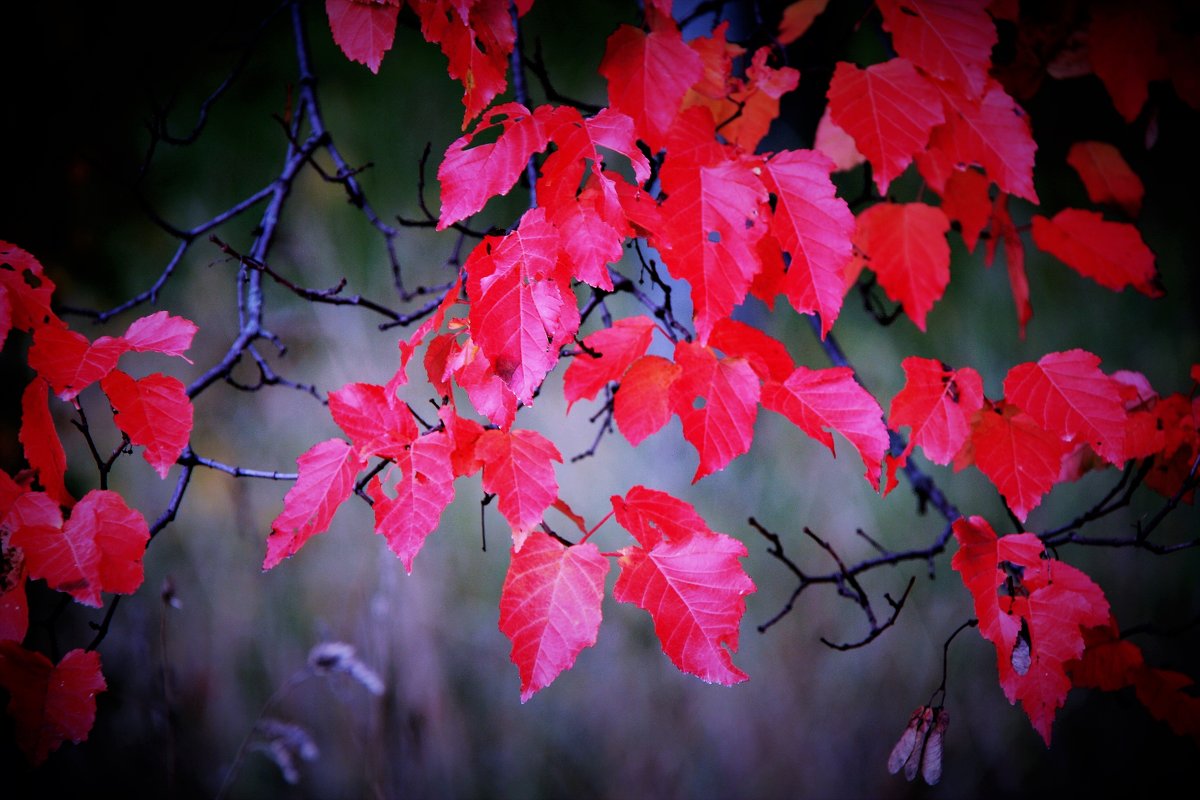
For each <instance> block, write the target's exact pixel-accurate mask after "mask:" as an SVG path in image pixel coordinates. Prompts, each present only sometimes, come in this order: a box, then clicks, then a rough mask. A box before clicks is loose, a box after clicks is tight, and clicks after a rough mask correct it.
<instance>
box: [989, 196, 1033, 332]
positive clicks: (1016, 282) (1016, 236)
mask: <svg viewBox="0 0 1200 800" xmlns="http://www.w3.org/2000/svg"><path fill="white" fill-rule="evenodd" d="M991 234H992V236H991V238H990V239H988V242H987V254H986V255H985V257H984V263H986V264H987V265H988V266H989V267H990V266H991V265H992V259H994V258H995V255H996V244H997V243H1000V244H1002V245H1003V247H1004V266H1005V268H1006V269H1007V270H1008V285H1009V289H1010V290H1011V291H1012V296H1013V303H1014V305H1015V306H1016V310H1017V332H1018V333H1019V334H1020V336H1021V338H1022V339H1024V338H1025V326H1026V324H1028V322H1029V320H1030V319H1032V318H1033V306H1032V304H1031V303H1030V301H1029V276H1028V275H1026V274H1025V243H1024V242H1023V241H1022V240H1021V234H1020V233H1019V232H1018V231H1017V226H1016V225H1015V224H1013V220H1012V216H1011V215H1009V213H1008V195H1006V194H1004V193H1003V192H1001V193H1000V194H998V195H997V196H996V200H995V202H994V203H993V205H992V221H991Z"/></svg>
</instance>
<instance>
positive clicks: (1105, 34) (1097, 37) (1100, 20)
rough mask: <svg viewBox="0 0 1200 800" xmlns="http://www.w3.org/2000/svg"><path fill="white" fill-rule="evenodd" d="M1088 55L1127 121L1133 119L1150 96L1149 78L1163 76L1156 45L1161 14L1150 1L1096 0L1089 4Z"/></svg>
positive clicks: (1164, 67)
mask: <svg viewBox="0 0 1200 800" xmlns="http://www.w3.org/2000/svg"><path fill="white" fill-rule="evenodd" d="M1088 11H1089V12H1090V14H1091V18H1092V19H1091V24H1090V25H1088V29H1087V41H1088V48H1087V57H1088V61H1090V62H1091V65H1092V69H1094V70H1095V72H1096V76H1097V77H1098V78H1100V80H1101V81H1102V82H1103V83H1104V88H1105V89H1107V90H1108V93H1109V95H1110V96H1111V97H1112V101H1113V106H1115V107H1116V109H1117V113H1119V114H1120V115H1121V116H1122V117H1123V118H1124V119H1125V121H1126V122H1133V121H1134V120H1135V119H1137V117H1138V114H1140V113H1141V111H1142V106H1144V105H1145V104H1146V99H1147V98H1148V97H1149V96H1150V91H1149V89H1150V81H1153V80H1158V79H1160V78H1166V77H1167V76H1168V74H1169V69H1168V63H1167V60H1166V58H1165V57H1164V56H1163V54H1162V51H1161V50H1160V48H1159V40H1158V39H1159V26H1161V25H1162V24H1163V20H1162V18H1161V14H1159V13H1158V10H1157V9H1156V8H1155V7H1154V6H1153V5H1147V6H1141V5H1129V4H1125V3H1098V4H1095V5H1094V6H1092V7H1089V9H1088Z"/></svg>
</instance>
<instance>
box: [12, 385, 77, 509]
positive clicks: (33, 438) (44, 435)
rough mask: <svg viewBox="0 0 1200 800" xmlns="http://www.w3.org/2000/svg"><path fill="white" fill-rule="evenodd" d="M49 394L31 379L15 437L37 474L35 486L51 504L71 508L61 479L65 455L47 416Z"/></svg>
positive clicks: (72, 502)
mask: <svg viewBox="0 0 1200 800" xmlns="http://www.w3.org/2000/svg"><path fill="white" fill-rule="evenodd" d="M49 400H50V394H49V391H48V387H47V385H46V382H45V381H44V380H42V379H41V378H34V379H33V380H32V381H30V382H29V385H28V386H26V387H25V391H24V392H23V393H22V394H21V432H20V434H19V435H18V437H19V439H20V442H21V445H22V447H23V448H24V450H25V460H26V461H28V462H29V466H30V468H31V469H33V471H34V472H36V473H37V476H38V482H39V483H41V485H42V488H43V489H45V490H46V494H48V495H50V497H51V498H53V500H54V501H55V502H56V503H58V504H59V505H61V506H65V507H67V508H70V507H71V506H73V505H74V504H75V498H73V497H72V496H71V494H70V492H68V491H67V487H66V484H65V483H64V478H65V475H66V471H67V454H66V452H64V451H63V446H62V440H61V439H59V436H58V431H57V430H56V429H55V427H54V419H53V418H52V417H51V416H50V407H49Z"/></svg>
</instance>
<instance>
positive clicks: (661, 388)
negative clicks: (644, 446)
mask: <svg viewBox="0 0 1200 800" xmlns="http://www.w3.org/2000/svg"><path fill="white" fill-rule="evenodd" d="M682 371H683V370H682V369H681V368H680V366H679V365H678V364H676V363H674V362H673V361H668V360H667V359H665V358H663V357H662V356H651V355H647V356H642V357H641V358H639V359H638V360H637V361H634V362H633V363H632V364H630V365H629V369H628V370H626V371H625V376H624V377H623V378H621V388H620V389H619V390H618V391H617V394H616V397H614V398H613V419H615V420H616V422H617V427H618V428H619V429H620V431H621V433H623V434H624V435H625V438H626V439H628V440H629V443H630V444H632V445H633V446H634V447H637V446H638V445H639V444H641V443H642V441H643V440H645V438H646V437H647V436H650V435H651V434H654V433H657V432H658V431H659V430H661V429H662V426H664V425H666V424H667V421H668V420H670V419H671V413H672V412H671V402H670V397H671V386H672V385H673V384H674V383H675V381H676V380H677V379H678V378H679V374H680V373H681V372H682Z"/></svg>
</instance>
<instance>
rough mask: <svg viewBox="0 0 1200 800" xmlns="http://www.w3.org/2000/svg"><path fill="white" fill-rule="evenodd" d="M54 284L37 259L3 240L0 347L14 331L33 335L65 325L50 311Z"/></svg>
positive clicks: (0, 283)
mask: <svg viewBox="0 0 1200 800" xmlns="http://www.w3.org/2000/svg"><path fill="white" fill-rule="evenodd" d="M53 295H54V281H52V280H50V278H49V277H48V276H47V275H46V272H45V270H44V269H43V268H42V264H41V262H39V261H38V260H37V259H36V258H34V257H33V255H32V254H31V253H29V252H27V251H25V250H22V249H21V248H20V247H17V246H16V245H14V244H9V243H8V242H6V241H4V240H2V239H0V346H3V345H4V342H5V341H6V340H7V338H8V332H9V330H10V329H11V328H17V329H18V330H23V331H33V330H34V329H35V328H38V327H40V326H42V325H47V324H51V323H52V322H53V323H57V324H59V325H61V322H59V321H58V318H57V317H56V316H55V314H54V312H53V311H51V310H50V298H51V297H52V296H53Z"/></svg>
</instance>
